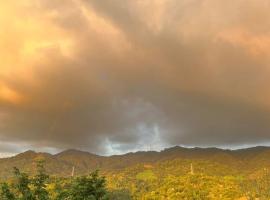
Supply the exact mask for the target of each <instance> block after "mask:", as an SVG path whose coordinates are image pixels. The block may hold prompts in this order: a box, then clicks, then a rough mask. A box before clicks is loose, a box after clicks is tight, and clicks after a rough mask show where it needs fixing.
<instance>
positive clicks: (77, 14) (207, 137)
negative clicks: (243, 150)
mask: <svg viewBox="0 0 270 200" xmlns="http://www.w3.org/2000/svg"><path fill="white" fill-rule="evenodd" d="M269 9H270V3H269V1H267V0H257V1H253V0H245V1H243V0H235V1H234V2H233V3H232V2H225V1H222V0H183V1H178V0H150V1H140V0H134V1H121V2H120V1H117V2H116V1H115V0H108V1H99V0H92V1H88V0H72V1H65V0H57V1H50V0H19V1H18V0H10V1H3V2H0V26H1V27H2V28H1V30H0V57H1V60H0V140H1V141H2V142H3V143H5V144H6V145H3V148H4V147H5V146H6V147H7V148H6V150H5V149H2V150H1V151H2V152H11V149H13V147H12V145H10V144H11V143H13V144H15V145H16V144H17V146H18V145H19V146H20V145H21V146H22V147H21V148H22V149H23V148H36V149H46V148H47V149H48V148H49V149H50V148H53V149H55V150H57V149H64V148H81V149H85V150H89V151H92V152H96V153H100V154H104V153H105V154H106V153H109V154H110V153H121V152H126V151H132V150H140V149H160V148H162V147H164V146H168V145H179V144H180V145H195V146H230V147H233V146H238V145H249V144H250V145H253V144H261V143H267V142H269V141H270V93H269V88H268V87H269V85H270V66H269V64H270V60H269V58H270V55H269V54H270V53H269V52H270V28H269V27H270V14H269ZM16 149H20V148H18V147H17V148H16ZM14 151H15V150H14ZM18 151H19V150H18Z"/></svg>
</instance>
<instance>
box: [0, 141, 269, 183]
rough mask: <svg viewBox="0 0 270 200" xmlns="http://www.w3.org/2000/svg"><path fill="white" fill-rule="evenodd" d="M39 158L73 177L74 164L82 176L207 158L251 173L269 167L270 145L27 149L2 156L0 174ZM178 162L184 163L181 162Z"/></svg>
mask: <svg viewBox="0 0 270 200" xmlns="http://www.w3.org/2000/svg"><path fill="white" fill-rule="evenodd" d="M37 160H44V161H45V163H46V169H47V171H48V173H49V174H51V175H55V176H70V174H71V170H72V168H73V166H74V167H75V174H76V175H82V174H86V173H89V172H90V171H92V170H95V169H100V170H102V171H104V172H111V171H120V170H123V169H124V168H128V167H134V166H137V165H145V166H151V165H152V164H155V165H162V164H164V163H166V161H172V160H189V161H191V162H192V161H196V162H198V161H204V162H209V163H213V164H217V165H222V166H223V167H224V168H226V169H231V170H236V171H238V172H241V173H246V172H247V173H250V172H252V171H256V170H259V169H261V168H263V167H265V168H270V147H253V148H247V149H240V150H223V149H218V148H183V147H179V146H176V147H172V148H168V149H165V150H163V151H161V152H156V151H147V152H144V151H141V152H136V153H127V154H124V155H114V156H107V157H106V156H99V155H95V154H91V153H89V152H84V151H79V150H66V151H63V152H61V153H58V154H55V155H52V154H49V153H37V152H34V151H26V152H24V153H20V154H18V155H16V156H13V157H10V158H1V159H0V177H1V178H6V177H9V176H10V175H11V173H12V168H13V167H15V166H16V167H18V168H20V169H21V170H23V171H26V172H33V171H35V162H36V161H37ZM183 162H184V161H183ZM179 163H180V164H181V162H180V161H179ZM209 166H210V165H209Z"/></svg>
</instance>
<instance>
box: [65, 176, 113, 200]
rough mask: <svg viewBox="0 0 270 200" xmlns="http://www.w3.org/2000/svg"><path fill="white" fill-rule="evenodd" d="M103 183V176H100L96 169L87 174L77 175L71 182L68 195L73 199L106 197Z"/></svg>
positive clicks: (100, 199)
mask: <svg viewBox="0 0 270 200" xmlns="http://www.w3.org/2000/svg"><path fill="white" fill-rule="evenodd" d="M105 183H106V181H105V178H104V177H100V176H99V174H98V171H94V172H92V173H91V174H90V175H88V176H81V177H77V178H76V179H75V180H74V181H73V183H72V187H71V191H70V197H71V199H74V200H105V199H108V195H107V191H106V189H105Z"/></svg>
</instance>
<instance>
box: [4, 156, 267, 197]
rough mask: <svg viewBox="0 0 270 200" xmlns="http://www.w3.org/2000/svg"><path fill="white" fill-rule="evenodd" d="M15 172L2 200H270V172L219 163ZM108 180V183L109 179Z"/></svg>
mask: <svg viewBox="0 0 270 200" xmlns="http://www.w3.org/2000/svg"><path fill="white" fill-rule="evenodd" d="M45 164H46V163H43V162H40V161H38V162H37V163H36V167H35V168H36V170H35V172H33V173H32V174H31V173H25V172H22V171H20V170H19V169H18V168H14V170H13V178H9V179H7V180H6V181H4V182H2V184H1V188H0V199H1V200H132V199H134V200H181V199H183V200H217V199H218V200H233V199H235V200H255V199H259V200H268V199H270V175H269V171H268V168H264V167H263V168H261V169H258V170H254V171H248V172H247V171H244V170H241V169H238V168H236V167H235V166H229V165H226V164H220V163H216V162H213V161H205V160H188V159H175V160H170V161H169V160H167V161H160V162H157V163H151V164H149V163H140V164H137V165H134V166H132V167H127V168H125V169H123V170H110V171H104V170H103V171H101V173H102V175H100V174H99V173H98V171H93V172H92V173H90V174H88V175H79V176H74V177H73V176H69V177H60V176H49V175H48V174H47V173H46V171H45V168H44V165H45ZM105 177H106V179H105Z"/></svg>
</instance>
